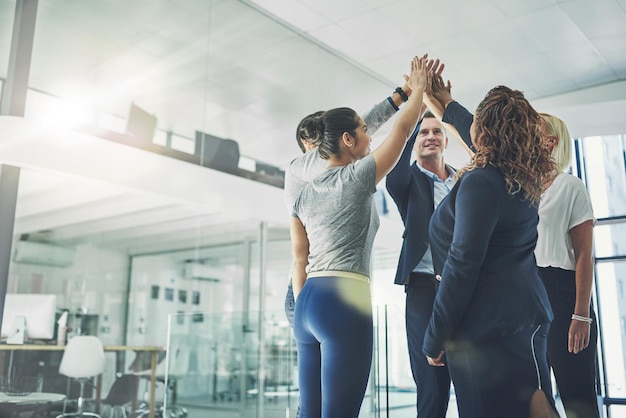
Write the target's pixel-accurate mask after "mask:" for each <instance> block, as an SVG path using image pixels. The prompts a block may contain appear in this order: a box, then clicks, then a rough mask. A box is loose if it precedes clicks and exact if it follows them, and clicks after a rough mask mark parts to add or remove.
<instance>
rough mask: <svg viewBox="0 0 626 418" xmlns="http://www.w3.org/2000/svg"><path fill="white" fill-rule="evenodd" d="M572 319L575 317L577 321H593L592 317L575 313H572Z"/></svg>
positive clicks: (589, 322)
mask: <svg viewBox="0 0 626 418" xmlns="http://www.w3.org/2000/svg"><path fill="white" fill-rule="evenodd" d="M572 319H575V320H577V321H582V322H586V323H588V324H591V323H592V322H593V319H592V318H587V317H586V316H581V315H576V314H572Z"/></svg>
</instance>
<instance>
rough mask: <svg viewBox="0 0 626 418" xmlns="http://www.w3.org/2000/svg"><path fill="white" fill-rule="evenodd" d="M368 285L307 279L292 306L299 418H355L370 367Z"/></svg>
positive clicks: (369, 295) (358, 282)
mask: <svg viewBox="0 0 626 418" xmlns="http://www.w3.org/2000/svg"><path fill="white" fill-rule="evenodd" d="M373 332H374V331H373V322H372V303H371V292H370V286H369V283H367V282H365V281H360V280H357V279H349V278H340V277H315V278H310V279H308V280H307V281H306V282H305V284H304V287H303V288H302V291H301V292H300V294H299V296H298V300H297V301H296V308H295V312H294V335H295V338H296V343H297V345H298V372H299V381H300V417H301V418H320V417H321V418H357V417H358V415H359V411H360V409H361V404H362V402H363V397H364V396H365V390H366V387H367V381H368V379H369V373H370V368H371V363H372V346H373Z"/></svg>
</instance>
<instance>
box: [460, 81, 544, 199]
mask: <svg viewBox="0 0 626 418" xmlns="http://www.w3.org/2000/svg"><path fill="white" fill-rule="evenodd" d="M541 124H542V120H541V117H540V116H539V114H538V113H537V111H536V110H535V109H533V107H532V106H531V105H530V103H529V102H528V100H526V98H525V97H524V94H523V93H522V92H521V91H518V90H512V89H510V88H508V87H506V86H497V87H494V88H493V89H491V90H490V91H489V92H488V93H487V95H486V96H485V98H484V99H483V101H482V102H481V103H480V104H479V105H478V107H477V108H476V114H475V115H474V134H475V135H474V143H475V147H476V154H475V155H474V157H473V158H472V161H471V163H470V164H469V165H468V166H467V167H465V168H463V169H461V170H459V173H458V175H459V177H460V176H462V175H463V173H465V172H467V171H471V170H473V169H475V168H477V167H485V166H486V165H487V164H492V165H494V166H496V167H498V168H499V169H500V171H501V172H502V173H503V174H504V179H505V181H506V186H507V192H508V193H509V194H511V195H515V194H517V193H519V192H520V191H522V192H524V199H528V200H530V202H531V204H532V205H534V206H536V205H538V204H539V200H540V199H541V192H542V184H543V182H544V180H545V178H546V177H549V176H551V175H552V173H553V172H554V171H555V169H556V166H555V163H554V160H552V158H550V155H549V153H548V152H547V150H546V148H545V146H544V138H543V136H544V135H543V129H542V125H541Z"/></svg>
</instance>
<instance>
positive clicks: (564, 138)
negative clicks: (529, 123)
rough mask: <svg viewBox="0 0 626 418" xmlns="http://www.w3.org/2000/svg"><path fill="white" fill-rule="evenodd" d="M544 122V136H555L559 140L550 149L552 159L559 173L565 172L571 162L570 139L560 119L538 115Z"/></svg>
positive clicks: (547, 115) (544, 114)
mask: <svg viewBox="0 0 626 418" xmlns="http://www.w3.org/2000/svg"><path fill="white" fill-rule="evenodd" d="M539 115H540V116H541V117H542V118H543V120H544V121H545V122H546V128H545V133H546V136H556V137H557V138H558V139H559V140H558V142H557V144H556V145H555V146H554V148H552V154H551V156H552V159H553V160H554V161H555V162H556V164H557V165H558V167H559V170H560V171H566V170H567V169H568V168H569V166H570V164H571V161H572V137H571V136H570V134H569V130H568V129H567V125H565V122H563V120H562V119H560V118H558V117H557V116H554V115H551V114H549V113H539Z"/></svg>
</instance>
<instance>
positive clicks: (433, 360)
mask: <svg viewBox="0 0 626 418" xmlns="http://www.w3.org/2000/svg"><path fill="white" fill-rule="evenodd" d="M443 353H444V351H443V350H441V352H440V353H439V355H438V356H437V358H432V357H428V356H426V358H427V359H428V364H430V365H431V366H436V367H443V366H445V365H446V363H444V362H443V361H442V360H441V358H442V357H443Z"/></svg>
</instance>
